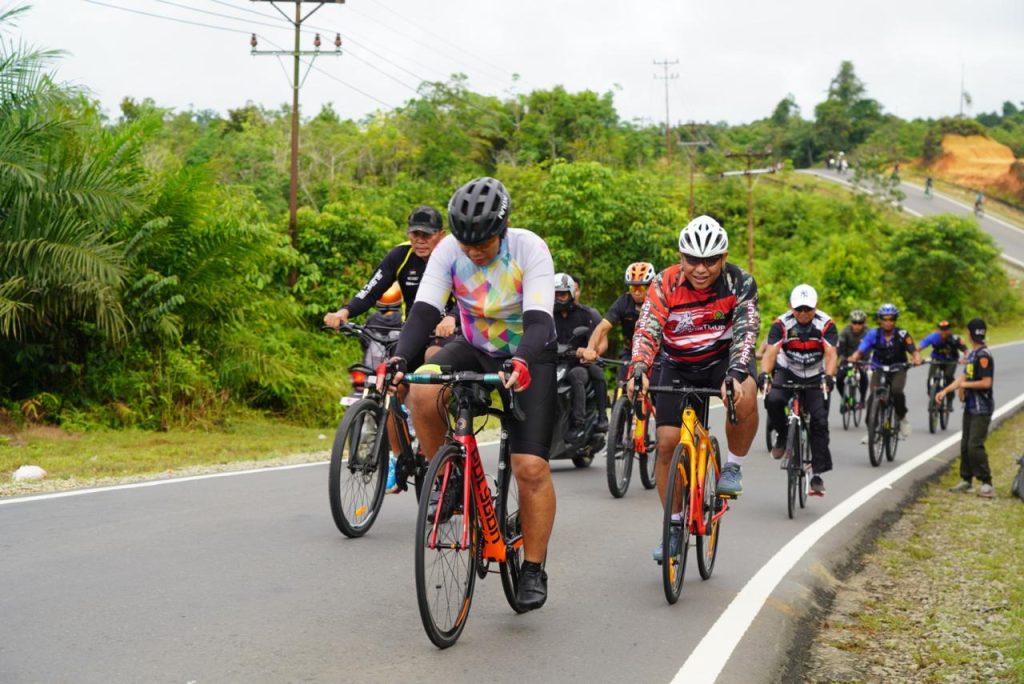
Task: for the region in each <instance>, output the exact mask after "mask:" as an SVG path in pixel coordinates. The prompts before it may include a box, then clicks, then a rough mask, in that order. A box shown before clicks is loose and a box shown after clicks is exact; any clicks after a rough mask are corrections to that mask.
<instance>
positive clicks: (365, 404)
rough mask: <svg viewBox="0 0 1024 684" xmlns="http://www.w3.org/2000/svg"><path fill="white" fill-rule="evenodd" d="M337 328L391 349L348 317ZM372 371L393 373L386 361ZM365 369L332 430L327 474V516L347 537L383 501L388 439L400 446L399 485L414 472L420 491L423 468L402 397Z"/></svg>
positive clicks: (363, 527) (367, 523)
mask: <svg viewBox="0 0 1024 684" xmlns="http://www.w3.org/2000/svg"><path fill="white" fill-rule="evenodd" d="M332 330H333V328H332ZM338 331H339V332H341V333H342V334H346V335H355V336H357V337H359V338H360V339H364V340H365V339H369V340H374V341H377V342H380V343H381V344H384V345H385V348H386V349H387V350H388V351H389V352H390V351H392V350H393V347H394V344H395V341H394V340H393V339H390V338H388V336H387V335H386V334H384V333H382V332H381V331H377V330H374V329H372V328H367V327H365V326H360V325H356V324H354V323H346V324H345V325H343V326H342V327H341V328H340V329H339V330H338ZM385 332H386V331H385ZM367 370H369V369H367ZM372 372H373V373H376V374H383V375H384V376H385V379H386V381H387V384H385V386H388V385H389V384H390V381H391V375H392V374H391V372H390V371H388V370H387V368H386V367H385V366H384V364H381V365H379V366H378V367H377V368H376V369H375V370H374V371H372ZM363 375H364V377H363V391H362V397H344V398H343V399H342V403H344V404H346V405H347V406H348V409H347V410H346V411H345V415H344V416H343V417H342V419H341V422H340V423H339V424H338V429H337V431H335V433H334V443H333V445H332V446H331V464H330V468H329V469H328V474H327V494H328V501H329V503H330V507H331V516H332V517H333V518H334V524H335V525H336V526H337V528H338V530H340V531H341V533H342V534H344V535H345V536H346V537H361V536H363V535H364V534H366V533H367V532H368V531H369V530H370V528H371V527H372V526H373V523H374V522H375V521H376V520H377V516H378V514H379V513H380V509H381V507H382V505H383V503H384V494H385V490H384V486H385V480H386V479H387V475H388V461H389V458H390V449H391V446H392V444H394V445H395V446H397V447H398V453H397V461H396V463H395V481H396V490H397V491H405V490H406V489H408V481H409V478H412V480H413V483H414V487H415V490H416V496H417V497H418V496H419V494H420V491H421V489H422V487H423V478H424V476H425V475H426V470H427V465H426V459H424V457H423V455H422V454H421V453H419V445H418V443H417V442H416V441H415V438H414V437H413V435H412V431H411V428H410V427H409V423H408V417H407V414H406V412H405V409H404V408H403V407H402V405H401V402H399V401H398V399H397V398H395V397H394V396H393V395H391V394H381V393H380V392H378V391H377V382H376V381H377V377H376V375H368V374H366V373H365V371H363ZM347 400H348V401H347ZM385 426H387V428H386V429H385ZM389 432H390V433H391V439H390V440H389V435H388V433H389Z"/></svg>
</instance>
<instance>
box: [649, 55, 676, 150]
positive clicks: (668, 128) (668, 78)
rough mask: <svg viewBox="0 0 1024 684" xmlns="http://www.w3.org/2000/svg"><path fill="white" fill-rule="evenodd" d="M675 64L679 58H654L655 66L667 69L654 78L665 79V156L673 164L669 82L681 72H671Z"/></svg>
mask: <svg viewBox="0 0 1024 684" xmlns="http://www.w3.org/2000/svg"><path fill="white" fill-rule="evenodd" d="M675 64H679V60H678V59H674V60H672V61H671V62H670V61H668V60H667V59H665V60H662V61H660V62H659V61H658V60H654V66H660V67H663V68H664V69H665V75H664V76H659V75H658V74H654V78H656V79H658V80H659V81H665V156H666V158H667V159H668V163H669V165H671V164H672V120H671V119H670V118H669V112H668V82H669V81H673V80H675V79H677V78H679V74H669V73H668V68H669V67H670V66H673V65H675Z"/></svg>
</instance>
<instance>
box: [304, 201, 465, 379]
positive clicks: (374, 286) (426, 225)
mask: <svg viewBox="0 0 1024 684" xmlns="http://www.w3.org/2000/svg"><path fill="white" fill-rule="evenodd" d="M406 235H407V236H408V237H409V242H403V243H402V244H400V245H397V246H396V247H394V248H392V249H391V251H389V252H388V253H387V254H386V255H385V256H384V258H383V259H382V260H381V262H380V264H378V265H377V269H376V270H375V271H374V272H373V276H371V277H370V280H369V281H367V283H366V285H364V286H363V289H361V290H360V291H359V292H357V293H356V295H355V296H354V297H352V299H350V300H349V302H348V304H346V305H345V306H343V307H341V308H340V309H338V310H337V311H335V312H332V313H329V314H327V315H325V316H324V323H325V324H326V325H329V326H331V327H333V328H338V327H340V326H342V325H344V324H345V323H348V319H349V318H351V317H352V316H358V315H360V314H363V313H366V312H367V311H369V310H370V307H371V306H372V302H374V301H376V300H379V299H380V298H381V297H382V296H383V295H384V293H385V292H387V290H388V288H390V287H391V286H392V285H394V284H395V283H398V287H399V288H400V289H401V292H402V300H403V301H404V302H406V303H407V305H409V306H411V305H412V302H414V301H416V292H417V290H418V289H419V286H420V281H421V279H422V278H423V274H424V271H425V270H426V267H427V263H428V261H429V259H430V255H431V254H432V253H433V251H434V250H435V249H436V248H437V245H438V243H440V242H441V240H442V239H443V238H444V226H443V224H442V222H441V214H440V213H439V212H438V211H437V209H434V208H433V207H431V206H427V205H424V206H420V207H416V208H415V209H413V211H412V213H411V214H410V215H409V227H408V230H407V231H406ZM451 311H453V309H452V308H451V303H449V309H448V310H446V311H445V314H446V315H445V316H444V318H443V319H442V320H441V322H440V323H438V325H437V328H436V329H435V330H434V336H435V337H437V338H442V339H443V338H447V337H450V336H451V335H452V334H454V332H455V328H456V320H455V316H454V314H453V313H450V312H451ZM437 349H439V347H436V346H432V347H431V348H430V349H429V350H427V348H426V344H424V350H425V351H426V354H428V355H431V356H432V355H433V354H434V353H435V352H436V351H437ZM423 359H424V352H421V353H420V354H419V355H418V356H417V358H415V359H412V363H413V364H415V366H419V365H420V364H422V362H423ZM415 366H414V367H415Z"/></svg>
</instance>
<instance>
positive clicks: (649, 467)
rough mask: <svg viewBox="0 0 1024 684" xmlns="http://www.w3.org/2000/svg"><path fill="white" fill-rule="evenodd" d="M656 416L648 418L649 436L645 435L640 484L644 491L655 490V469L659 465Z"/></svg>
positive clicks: (641, 456)
mask: <svg viewBox="0 0 1024 684" xmlns="http://www.w3.org/2000/svg"><path fill="white" fill-rule="evenodd" d="M655 430H656V428H655V425H654V416H647V434H646V435H644V446H645V447H646V450H645V451H644V453H642V454H640V484H642V485H643V486H644V489H654V486H655V485H656V484H657V482H656V481H655V479H654V467H655V465H657V463H658V449H657V446H658V440H657V437H656V434H655Z"/></svg>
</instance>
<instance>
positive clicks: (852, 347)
mask: <svg viewBox="0 0 1024 684" xmlns="http://www.w3.org/2000/svg"><path fill="white" fill-rule="evenodd" d="M867 334H868V329H867V328H861V329H860V334H859V335H858V334H857V333H856V332H855V331H854V330H853V326H852V325H850V324H847V325H846V327H845V328H843V329H842V330H840V331H839V348H838V349H837V351H838V352H839V358H840V360H845V359H847V358H849V357H850V356H851V355H852V354H853V352H855V351H857V347H859V346H860V341H861V340H863V339H864V336H865V335H867Z"/></svg>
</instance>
